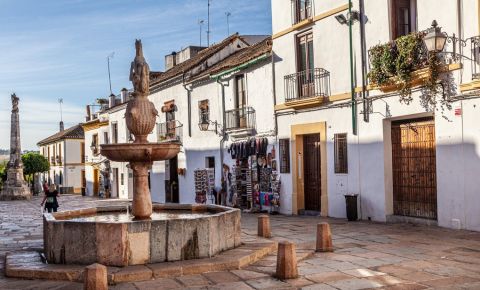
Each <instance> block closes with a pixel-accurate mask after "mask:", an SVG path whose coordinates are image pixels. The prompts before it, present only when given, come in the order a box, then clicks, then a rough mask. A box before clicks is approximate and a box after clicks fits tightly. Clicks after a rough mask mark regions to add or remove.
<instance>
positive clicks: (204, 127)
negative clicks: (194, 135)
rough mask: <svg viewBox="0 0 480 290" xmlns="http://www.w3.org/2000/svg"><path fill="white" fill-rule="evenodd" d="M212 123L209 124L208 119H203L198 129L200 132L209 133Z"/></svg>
mask: <svg viewBox="0 0 480 290" xmlns="http://www.w3.org/2000/svg"><path fill="white" fill-rule="evenodd" d="M209 125H210V123H209V122H208V120H207V119H203V118H202V121H201V122H200V123H198V127H199V128H200V131H208V126H209Z"/></svg>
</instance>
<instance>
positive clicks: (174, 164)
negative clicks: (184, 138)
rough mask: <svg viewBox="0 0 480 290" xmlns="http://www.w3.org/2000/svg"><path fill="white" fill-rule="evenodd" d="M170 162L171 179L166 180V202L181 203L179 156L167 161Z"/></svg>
mask: <svg viewBox="0 0 480 290" xmlns="http://www.w3.org/2000/svg"><path fill="white" fill-rule="evenodd" d="M166 162H168V170H169V179H168V180H165V186H166V188H165V193H166V196H165V201H166V202H171V203H179V202H180V196H179V188H178V156H175V157H173V158H172V159H170V160H168V161H166Z"/></svg>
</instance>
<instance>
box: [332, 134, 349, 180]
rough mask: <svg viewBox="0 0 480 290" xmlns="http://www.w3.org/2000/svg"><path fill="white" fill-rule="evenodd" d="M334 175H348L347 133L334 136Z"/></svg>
mask: <svg viewBox="0 0 480 290" xmlns="http://www.w3.org/2000/svg"><path fill="white" fill-rule="evenodd" d="M334 147H335V173H345V174H346V173H348V158H347V157H348V155H347V133H342V134H335V137H334Z"/></svg>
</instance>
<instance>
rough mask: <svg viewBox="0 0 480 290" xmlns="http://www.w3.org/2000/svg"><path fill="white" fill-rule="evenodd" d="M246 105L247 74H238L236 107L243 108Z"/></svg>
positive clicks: (236, 80) (236, 78)
mask: <svg viewBox="0 0 480 290" xmlns="http://www.w3.org/2000/svg"><path fill="white" fill-rule="evenodd" d="M246 105H247V100H246V94H245V76H244V75H238V76H236V77H235V108H236V109H241V108H243V107H245V106H246Z"/></svg>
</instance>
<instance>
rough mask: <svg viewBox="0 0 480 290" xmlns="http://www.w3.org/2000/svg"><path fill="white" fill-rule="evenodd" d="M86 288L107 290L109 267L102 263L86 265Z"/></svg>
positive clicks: (84, 287) (88, 289)
mask: <svg viewBox="0 0 480 290" xmlns="http://www.w3.org/2000/svg"><path fill="white" fill-rule="evenodd" d="M84 276H85V277H84V279H85V280H84V283H83V289H84V290H107V289H108V282H107V267H105V266H104V265H101V264H92V265H90V266H87V267H85V275H84Z"/></svg>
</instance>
